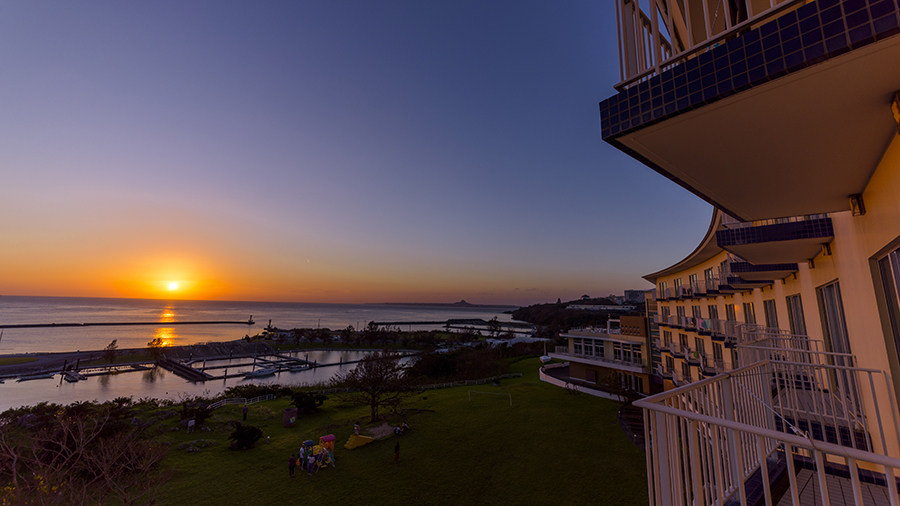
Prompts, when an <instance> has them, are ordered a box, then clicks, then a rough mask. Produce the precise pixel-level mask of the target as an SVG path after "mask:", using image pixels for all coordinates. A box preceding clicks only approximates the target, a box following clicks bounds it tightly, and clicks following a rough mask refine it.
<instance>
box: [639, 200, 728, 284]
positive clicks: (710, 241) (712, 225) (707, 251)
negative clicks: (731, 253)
mask: <svg viewBox="0 0 900 506" xmlns="http://www.w3.org/2000/svg"><path fill="white" fill-rule="evenodd" d="M722 215H723V213H722V211H720V210H719V209H718V208H713V214H712V219H711V220H710V222H709V229H708V230H707V231H706V236H704V237H703V240H702V241H700V245H699V246H697V248H696V249H695V250H694V251H692V252H691V254H690V255H688V256H687V257H685V258H684V260H682V261H680V262H678V263H677V264H675V265H673V266H671V267H667V268H665V269H663V270H661V271H658V272H654V273H653V274H647V275H646V276H643V278H644V279H646V280H647V281H649V282H651V283H653V284H654V285H656V280H657V279H659V278H661V277H662V276H667V275H669V274H675V273H676V272H680V271H683V270H685V269H690V268H691V267H695V266H697V265H700V264H702V263H703V262H705V261H707V260H709V259H710V258H712V257H714V256H716V255H718V254H719V253H721V252H722V251H723V250H722V248H720V247H719V244H718V243H717V242H716V231H717V230H719V229H720V228H721V227H722Z"/></svg>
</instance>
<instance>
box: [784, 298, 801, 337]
mask: <svg viewBox="0 0 900 506" xmlns="http://www.w3.org/2000/svg"><path fill="white" fill-rule="evenodd" d="M786 300H787V310H788V322H789V323H790V324H791V334H794V335H796V336H805V335H806V320H804V319H803V303H802V302H801V301H800V294H799V293H798V294H796V295H788V296H787V297H786Z"/></svg>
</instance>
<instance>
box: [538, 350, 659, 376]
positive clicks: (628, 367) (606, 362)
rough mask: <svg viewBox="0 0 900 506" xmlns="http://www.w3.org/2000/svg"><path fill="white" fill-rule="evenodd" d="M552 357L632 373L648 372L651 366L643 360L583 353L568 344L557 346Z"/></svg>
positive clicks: (551, 354)
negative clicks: (570, 347) (618, 358)
mask: <svg viewBox="0 0 900 506" xmlns="http://www.w3.org/2000/svg"><path fill="white" fill-rule="evenodd" d="M550 356H551V357H552V358H558V359H560V360H568V361H570V362H580V363H583V364H590V365H596V366H599V367H607V368H610V369H618V370H621V371H627V372H632V373H643V374H647V372H648V371H649V368H648V367H647V365H646V364H645V363H644V361H643V360H616V359H612V358H606V357H599V356H596V355H586V354H583V353H575V352H573V351H569V348H568V347H567V346H557V347H556V351H555V352H553V353H550Z"/></svg>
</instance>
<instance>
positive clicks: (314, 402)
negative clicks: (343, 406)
mask: <svg viewBox="0 0 900 506" xmlns="http://www.w3.org/2000/svg"><path fill="white" fill-rule="evenodd" d="M326 400H328V397H326V396H324V395H322V394H317V393H312V392H303V391H299V392H294V393H292V394H291V404H293V405H294V406H295V407H296V408H297V412H298V413H300V414H301V415H309V414H312V413H314V412H315V411H316V410H317V409H319V406H321V405H322V403H323V402H325V401H326Z"/></svg>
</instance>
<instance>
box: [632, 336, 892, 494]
mask: <svg viewBox="0 0 900 506" xmlns="http://www.w3.org/2000/svg"><path fill="white" fill-rule="evenodd" d="M794 351H795V352H796V355H795V357H796V358H799V359H800V361H798V362H791V361H786V360H778V359H775V360H772V359H768V360H763V361H759V362H756V363H753V364H751V365H747V366H745V367H741V368H739V369H736V370H734V371H731V372H730V373H728V374H721V375H719V376H716V377H713V378H709V379H704V380H701V381H698V382H696V383H692V384H686V385H684V386H681V387H679V388H676V389H673V390H669V391H667V392H664V393H661V394H657V395H654V396H652V397H649V398H647V399H643V400H639V401H636V402H635V403H634V405H635V406H638V407H641V408H643V409H644V419H645V420H646V421H647V422H646V423H647V427H648V431H647V438H648V442H647V448H648V451H647V465H648V483H649V492H650V494H649V495H650V501H651V504H652V505H654V506H658V505H669V504H696V505H712V504H735V503H740V504H763V503H764V504H790V503H793V504H845V503H846V502H845V499H844V497H847V500H848V501H849V502H855V503H856V504H859V505H861V504H864V502H863V498H862V491H863V490H865V491H866V493H867V496H869V494H876V493H877V494H881V497H882V498H883V503H885V504H887V503H890V504H894V505H896V504H900V500H898V496H897V487H896V486H895V485H894V486H888V487H884V486H883V484H884V483H885V482H886V483H889V484H895V483H896V478H895V476H896V472H897V470H900V459H898V458H897V456H898V455H900V448H898V447H897V441H898V439H900V430H898V415H897V408H896V403H895V402H894V401H893V390H892V388H891V381H890V379H889V377H887V375H886V374H884V373H883V372H881V371H875V370H870V369H862V368H857V367H851V366H841V365H834V363H836V362H839V361H840V360H834V358H836V357H828V356H827V354H826V355H825V356H823V355H821V354H806V355H803V352H804V350H802V349H796V350H794ZM879 396H880V397H879ZM801 468H805V469H804V470H803V471H802V473H806V476H807V477H808V476H810V471H809V470H811V471H812V473H813V475H814V476H817V477H818V482H817V484H818V486H816V485H814V484H813V483H814V482H812V481H809V486H805V485H806V482H805V481H801V480H800V479H798V476H800V477H802V476H804V475H803V474H802V473H801V471H800V469H801ZM863 480H866V481H871V482H872V483H862V482H863ZM879 480H880V482H881V483H882V486H879V485H877V483H878V482H879ZM837 482H841V483H842V485H843V486H842V487H841V488H842V489H843V491H844V492H843V493H844V494H847V495H841V489H837V488H834V487H835V485H831V486H828V485H827V484H829V483H837ZM776 485H780V486H776ZM851 490H852V492H851ZM829 492H830V494H831V495H829ZM867 499H868V501H871V497H867ZM868 503H869V502H866V504H868ZM879 503H881V502H880V501H879Z"/></svg>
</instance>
